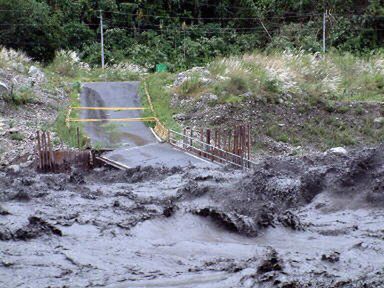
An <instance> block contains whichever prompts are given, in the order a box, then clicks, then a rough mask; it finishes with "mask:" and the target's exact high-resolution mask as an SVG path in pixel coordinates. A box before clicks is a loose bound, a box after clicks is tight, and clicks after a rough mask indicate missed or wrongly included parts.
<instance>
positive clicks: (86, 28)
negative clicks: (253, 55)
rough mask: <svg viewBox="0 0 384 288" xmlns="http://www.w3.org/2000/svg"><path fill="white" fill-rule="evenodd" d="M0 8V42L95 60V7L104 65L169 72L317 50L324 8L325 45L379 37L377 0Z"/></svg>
mask: <svg viewBox="0 0 384 288" xmlns="http://www.w3.org/2000/svg"><path fill="white" fill-rule="evenodd" d="M0 10H1V11H2V12H0V43H2V44H3V45H5V46H6V47H11V48H15V49H22V50H23V51H26V52H27V53H28V55H30V56H31V57H33V58H34V59H37V60H40V61H44V62H50V61H52V60H53V59H54V56H55V52H57V51H58V50H60V49H64V50H74V51H77V52H81V53H80V55H81V58H82V59H83V60H85V61H86V62H88V63H90V64H93V65H94V64H97V65H99V64H100V46H99V39H100V27H99V13H100V12H99V10H103V18H104V23H105V25H104V31H105V55H106V61H107V63H109V64H114V63H120V62H121V61H122V60H126V59H128V60H129V62H133V63H137V64H140V65H142V66H145V67H147V68H150V69H154V67H155V65H156V64H157V63H165V64H167V66H168V67H169V68H170V71H175V70H182V69H186V68H189V67H193V66H201V65H204V64H206V63H208V62H210V61H212V60H213V59H214V58H216V57H220V56H230V55H241V54H244V53H245V52H250V51H253V50H255V49H262V50H266V51H274V50H276V49H277V50H279V51H281V50H297V49H302V50H305V51H309V52H312V53H313V52H319V51H321V49H322V45H321V40H322V39H321V37H322V33H321V29H322V20H323V19H322V18H323V12H324V11H325V10H328V11H332V13H331V14H332V15H329V16H328V17H327V35H326V36H327V47H334V48H337V49H338V50H340V51H351V52H353V53H364V54H365V53H367V52H368V51H369V50H371V49H376V48H380V47H382V44H383V42H382V41H383V38H384V37H383V36H384V31H383V30H384V29H383V21H382V17H383V16H384V9H383V4H382V2H381V1H380V0H371V1H363V2H361V1H360V2H356V1H351V0H347V1H346V0H328V1H308V0H304V1H295V0H289V1H282V0H279V1H277V0H276V1H272V0H254V1H250V0H242V1H227V0H224V1H219V2H218V1H213V0H200V1H163V0H162V1H149V0H135V1H129V2H126V1H116V0H108V1H106V0H96V1H94V0H82V1H72V0H60V1H59V0H50V1H48V0H15V1H8V0H0ZM127 48H129V49H127ZM58 68H60V67H58ZM61 69H63V70H62V72H63V73H72V72H73V71H72V72H71V71H66V69H65V67H61V68H60V70H61ZM380 83H382V79H377V81H375V82H373V83H369V84H371V85H377V84H378V85H381V84H380ZM368 97H370V96H368Z"/></svg>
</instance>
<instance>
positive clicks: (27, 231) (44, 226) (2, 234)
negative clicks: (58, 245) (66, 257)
mask: <svg viewBox="0 0 384 288" xmlns="http://www.w3.org/2000/svg"><path fill="white" fill-rule="evenodd" d="M43 234H46V235H57V236H62V232H61V231H60V229H58V228H56V227H55V226H53V225H52V224H49V223H48V222H46V221H45V220H43V219H41V218H40V217H37V216H31V217H29V218H28V224H27V225H24V226H23V227H21V228H19V229H17V230H15V231H11V230H9V228H8V229H7V228H6V229H4V230H0V240H2V241H6V240H29V239H34V238H37V237H40V236H42V235H43Z"/></svg>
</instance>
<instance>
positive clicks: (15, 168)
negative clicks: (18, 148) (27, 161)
mask: <svg viewBox="0 0 384 288" xmlns="http://www.w3.org/2000/svg"><path fill="white" fill-rule="evenodd" d="M8 170H9V171H12V172H13V173H19V172H20V170H21V168H20V165H11V166H8Z"/></svg>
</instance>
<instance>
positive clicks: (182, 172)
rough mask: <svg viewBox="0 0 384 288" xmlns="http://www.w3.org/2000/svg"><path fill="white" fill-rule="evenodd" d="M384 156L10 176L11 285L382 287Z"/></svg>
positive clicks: (4, 261) (4, 237)
mask: <svg viewBox="0 0 384 288" xmlns="http://www.w3.org/2000/svg"><path fill="white" fill-rule="evenodd" d="M383 180H384V147H383V146H379V147H375V148H370V149H363V150H361V149H360V150H354V151H349V152H348V153H347V154H345V153H335V152H328V153H321V154H314V155H310V156H304V157H269V158H267V159H265V160H263V161H261V162H260V163H259V164H258V166H257V169H256V170H255V171H253V172H249V173H242V172H240V171H237V170H232V169H230V168H226V167H224V168H220V169H213V168H205V169H203V168H194V167H189V168H186V169H180V168H177V167H175V168H172V169H168V168H167V169H166V168H163V169H160V168H159V169H155V168H152V167H142V168H140V167H138V168H134V169H130V170H128V171H125V172H121V171H115V170H109V169H106V168H99V169H96V170H94V171H89V172H82V171H76V170H75V171H73V172H72V173H71V174H58V175H52V174H45V175H38V174H36V173H35V172H34V171H32V170H28V169H21V170H20V171H16V172H15V171H14V170H12V169H8V170H4V169H3V171H2V172H1V173H0V197H1V198H0V199H1V209H0V223H1V224H0V245H1V247H2V249H1V250H0V286H4V287H100V286H102V287H383V284H382V283H383V279H384V257H382V255H383V253H384V242H383V239H384V234H383V231H384V221H383V220H384V212H383V207H384V186H383V183H384V181H383Z"/></svg>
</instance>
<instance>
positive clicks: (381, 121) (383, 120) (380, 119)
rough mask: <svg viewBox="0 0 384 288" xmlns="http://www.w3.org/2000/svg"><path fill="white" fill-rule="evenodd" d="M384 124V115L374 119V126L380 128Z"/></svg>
mask: <svg viewBox="0 0 384 288" xmlns="http://www.w3.org/2000/svg"><path fill="white" fill-rule="evenodd" d="M383 125H384V117H378V118H375V119H374V120H373V127H374V128H375V129H380V128H382V127H383Z"/></svg>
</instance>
